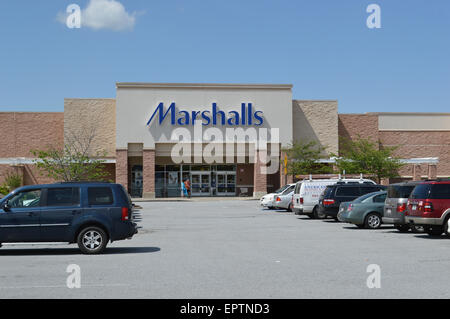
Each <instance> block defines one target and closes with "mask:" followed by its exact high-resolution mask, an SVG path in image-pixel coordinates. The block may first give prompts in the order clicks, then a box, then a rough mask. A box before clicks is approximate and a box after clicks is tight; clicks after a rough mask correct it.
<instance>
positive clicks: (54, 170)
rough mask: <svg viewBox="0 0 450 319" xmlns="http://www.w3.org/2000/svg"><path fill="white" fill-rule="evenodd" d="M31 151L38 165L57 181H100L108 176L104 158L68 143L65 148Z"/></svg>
mask: <svg viewBox="0 0 450 319" xmlns="http://www.w3.org/2000/svg"><path fill="white" fill-rule="evenodd" d="M31 153H32V154H33V155H34V156H35V157H36V159H34V160H33V161H34V163H35V164H36V166H37V167H38V168H39V169H40V170H41V171H43V172H45V173H46V174H47V176H48V177H50V178H52V179H54V180H56V181H64V182H76V181H98V180H104V179H105V178H106V177H107V176H108V174H107V172H106V171H105V168H104V162H105V161H104V160H102V159H95V158H94V159H93V158H90V157H89V156H88V155H87V154H83V153H80V152H74V151H73V149H72V148H71V147H70V146H68V145H65V146H64V148H63V149H56V148H50V149H48V150H32V151H31Z"/></svg>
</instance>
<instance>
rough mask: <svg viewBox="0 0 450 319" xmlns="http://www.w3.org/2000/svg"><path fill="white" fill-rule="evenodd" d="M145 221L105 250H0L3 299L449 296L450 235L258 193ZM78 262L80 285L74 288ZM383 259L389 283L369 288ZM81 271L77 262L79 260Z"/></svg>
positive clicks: (154, 210) (165, 207) (152, 211)
mask: <svg viewBox="0 0 450 319" xmlns="http://www.w3.org/2000/svg"><path fill="white" fill-rule="evenodd" d="M139 205H140V206H142V207H143V209H142V210H141V214H142V216H143V220H142V222H141V226H142V227H143V228H142V229H141V231H140V233H139V234H138V235H136V236H135V237H134V238H133V239H132V240H127V241H121V242H115V243H113V244H111V245H110V246H109V248H108V249H107V250H106V252H105V254H103V255H99V256H85V255H81V254H80V253H79V251H78V249H77V247H76V246H75V245H71V246H68V245H60V244H58V245H44V246H43V245H6V246H4V247H3V248H0V265H1V266H0V298H132V299H137V298H227V299H228V298H424V297H425V298H449V297H450V289H449V288H448V287H449V286H450V278H449V276H448V275H447V274H448V269H450V240H449V239H447V238H445V237H444V236H443V237H442V238H438V239H432V238H430V237H428V235H425V234H411V233H407V234H402V233H399V232H398V231H397V230H395V229H393V228H390V227H383V228H381V229H379V230H361V229H358V228H356V227H354V226H352V225H348V224H342V223H337V222H335V221H334V220H325V221H323V220H311V219H309V218H308V217H302V216H296V215H294V214H292V213H286V212H282V211H274V210H266V209H262V208H260V207H259V206H258V202H257V201H240V200H223V201H222V200H217V201H205V202H203V201H192V202H152V203H145V202H143V203H139ZM69 265H78V266H79V267H80V271H81V277H80V279H81V282H80V283H81V288H79V289H78V288H73V289H70V288H68V286H67V278H68V276H70V275H71V273H68V272H67V270H68V266H69ZM369 265H378V266H379V270H380V276H379V279H380V280H379V283H380V285H381V288H372V289H370V288H368V286H367V278H368V277H369V276H371V275H372V273H369V272H367V270H368V268H367V267H368V266H369ZM72 269H73V268H72Z"/></svg>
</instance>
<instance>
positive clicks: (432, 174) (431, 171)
mask: <svg viewBox="0 0 450 319" xmlns="http://www.w3.org/2000/svg"><path fill="white" fill-rule="evenodd" d="M436 178H437V165H436V164H429V165H428V179H436Z"/></svg>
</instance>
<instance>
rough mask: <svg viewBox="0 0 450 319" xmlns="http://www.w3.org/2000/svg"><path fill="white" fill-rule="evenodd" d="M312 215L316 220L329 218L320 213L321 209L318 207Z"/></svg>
mask: <svg viewBox="0 0 450 319" xmlns="http://www.w3.org/2000/svg"><path fill="white" fill-rule="evenodd" d="M312 215H313V218H314V219H325V218H327V216H326V215H325V214H322V213H321V212H319V209H318V208H317V206H316V207H314V209H313V211H312Z"/></svg>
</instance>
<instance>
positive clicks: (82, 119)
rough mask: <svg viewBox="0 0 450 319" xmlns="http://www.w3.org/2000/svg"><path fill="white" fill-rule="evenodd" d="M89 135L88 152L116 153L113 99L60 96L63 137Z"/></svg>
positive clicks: (67, 139) (68, 138) (77, 137)
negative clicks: (62, 99) (62, 111)
mask: <svg viewBox="0 0 450 319" xmlns="http://www.w3.org/2000/svg"><path fill="white" fill-rule="evenodd" d="M91 136H92V137H93V139H92V144H91V147H90V152H89V153H90V155H92V156H95V155H97V154H98V153H103V152H106V154H105V156H103V155H102V156H101V157H115V155H116V101H115V100H114V99H64V141H65V143H72V140H73V139H80V138H81V139H83V140H87V139H89V138H90V137H91Z"/></svg>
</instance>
